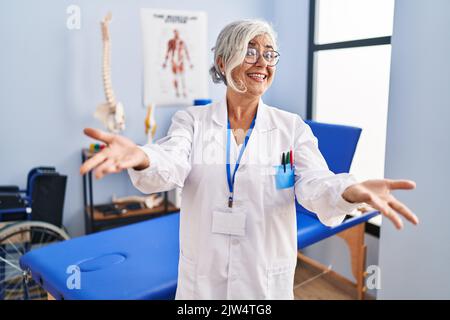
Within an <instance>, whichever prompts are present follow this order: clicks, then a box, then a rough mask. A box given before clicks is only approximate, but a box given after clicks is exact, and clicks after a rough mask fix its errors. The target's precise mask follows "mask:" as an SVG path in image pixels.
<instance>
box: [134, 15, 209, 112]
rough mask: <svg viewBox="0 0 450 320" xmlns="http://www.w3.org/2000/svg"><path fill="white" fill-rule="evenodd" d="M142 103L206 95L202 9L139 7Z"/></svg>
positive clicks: (189, 99)
mask: <svg viewBox="0 0 450 320" xmlns="http://www.w3.org/2000/svg"><path fill="white" fill-rule="evenodd" d="M141 22H142V35H143V45H144V46H143V49H144V50H143V55H144V105H148V104H150V103H154V104H157V105H174V104H178V105H179V104H183V105H192V103H193V100H194V99H203V98H208V64H207V48H206V41H207V39H206V37H207V33H206V32H207V25H206V23H207V22H206V13H205V12H192V11H174V10H158V9H141Z"/></svg>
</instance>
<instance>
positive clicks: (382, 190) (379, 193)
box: [342, 179, 419, 229]
mask: <svg viewBox="0 0 450 320" xmlns="http://www.w3.org/2000/svg"><path fill="white" fill-rule="evenodd" d="M415 187H416V183H415V182H414V181H411V180H390V179H380V180H366V181H363V182H360V183H356V184H353V185H351V186H349V187H348V188H347V189H345V191H344V193H343V194H342V197H343V198H344V199H345V200H347V201H348V202H354V203H357V202H365V203H367V204H368V205H370V206H371V207H373V208H374V209H376V210H379V211H380V212H381V213H382V214H383V215H384V216H386V217H387V218H388V219H390V220H391V221H392V223H393V224H394V225H395V227H396V228H397V229H401V228H402V227H403V222H402V220H401V219H400V217H399V214H400V215H402V216H404V217H405V218H406V219H407V220H409V221H410V222H411V223H413V224H415V225H417V224H418V223H419V219H418V218H417V216H416V215H415V214H414V213H412V211H411V210H410V209H409V208H408V207H407V206H406V205H404V204H403V203H402V202H400V201H399V200H397V199H396V198H395V197H394V196H393V195H392V194H391V190H397V189H403V190H410V189H414V188H415Z"/></svg>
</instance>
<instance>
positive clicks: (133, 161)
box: [80, 128, 150, 179]
mask: <svg viewBox="0 0 450 320" xmlns="http://www.w3.org/2000/svg"><path fill="white" fill-rule="evenodd" d="M83 131H84V133H85V134H86V135H87V136H89V137H91V138H94V139H96V140H99V141H101V142H103V143H106V145H107V147H106V148H104V149H103V150H102V151H100V152H98V153H96V154H95V155H94V156H93V157H92V158H90V159H88V160H86V161H85V162H84V163H83V164H82V165H81V167H80V174H85V173H87V172H88V171H90V170H93V169H94V175H95V177H96V178H97V179H100V178H102V177H104V176H105V175H107V174H110V173H117V172H120V171H122V170H124V169H128V168H135V169H137V170H142V169H145V168H147V167H148V166H149V165H150V161H149V159H148V157H147V155H146V154H145V152H144V151H142V150H141V149H140V148H139V147H138V146H137V145H136V144H135V143H134V142H133V141H131V140H130V139H128V138H125V137H123V136H120V135H117V134H112V133H108V132H104V131H101V130H98V129H93V128H86V129H84V130H83Z"/></svg>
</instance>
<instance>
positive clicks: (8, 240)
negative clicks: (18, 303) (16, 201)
mask: <svg viewBox="0 0 450 320" xmlns="http://www.w3.org/2000/svg"><path fill="white" fill-rule="evenodd" d="M67 239H69V236H68V235H67V233H66V232H65V231H64V230H62V229H60V228H58V227H56V226H54V225H52V224H49V223H46V222H40V221H24V222H18V223H13V224H10V225H8V226H6V227H4V228H3V229H0V300H30V299H33V300H34V299H40V300H42V299H47V293H46V292H45V290H43V289H42V288H41V287H40V286H39V284H37V283H36V282H35V281H34V280H33V279H31V277H29V275H28V273H27V272H26V271H24V270H22V269H21V268H20V266H19V259H20V257H21V256H23V255H24V254H25V253H27V252H29V251H31V250H34V249H38V248H42V247H44V246H46V245H48V244H51V243H55V242H59V241H64V240H67Z"/></svg>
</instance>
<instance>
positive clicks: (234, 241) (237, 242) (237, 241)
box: [231, 239, 239, 246]
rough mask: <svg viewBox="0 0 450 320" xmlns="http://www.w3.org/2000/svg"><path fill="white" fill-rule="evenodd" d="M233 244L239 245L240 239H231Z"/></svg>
mask: <svg viewBox="0 0 450 320" xmlns="http://www.w3.org/2000/svg"><path fill="white" fill-rule="evenodd" d="M231 244H233V245H235V246H237V245H238V244H239V240H238V239H233V240H231Z"/></svg>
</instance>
